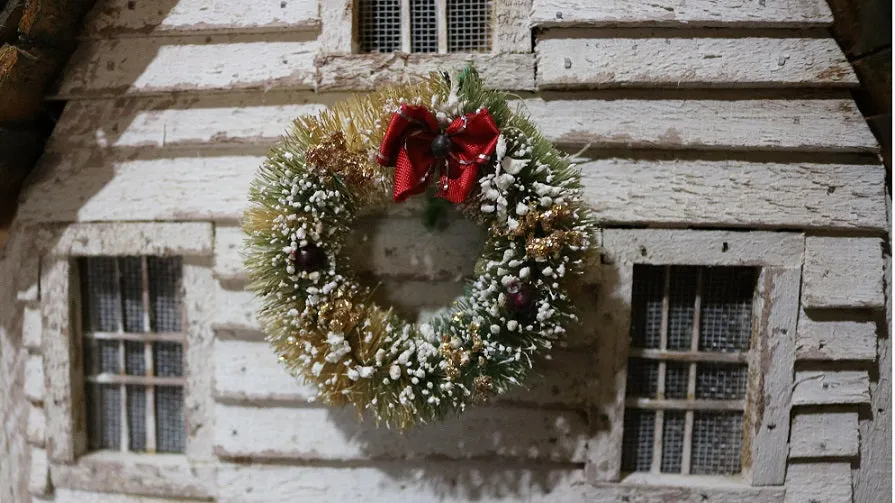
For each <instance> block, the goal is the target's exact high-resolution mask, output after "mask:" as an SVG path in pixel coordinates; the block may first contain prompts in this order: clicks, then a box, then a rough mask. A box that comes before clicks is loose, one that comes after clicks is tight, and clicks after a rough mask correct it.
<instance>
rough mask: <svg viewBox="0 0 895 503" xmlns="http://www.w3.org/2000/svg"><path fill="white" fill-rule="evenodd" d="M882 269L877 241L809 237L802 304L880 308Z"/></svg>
mask: <svg viewBox="0 0 895 503" xmlns="http://www.w3.org/2000/svg"><path fill="white" fill-rule="evenodd" d="M883 266H884V262H883V241H882V240H880V239H873V238H835V237H808V238H807V239H806V240H805V270H804V277H803V282H802V305H803V306H805V307H806V308H828V309H829V308H873V309H882V308H883V307H884V306H885V297H884V295H883Z"/></svg>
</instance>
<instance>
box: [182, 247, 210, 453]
mask: <svg viewBox="0 0 895 503" xmlns="http://www.w3.org/2000/svg"><path fill="white" fill-rule="evenodd" d="M182 282H183V292H184V293H183V312H184V318H185V320H186V330H187V344H186V350H185V354H184V362H185V375H186V389H185V392H184V419H185V421H186V424H187V425H188V427H189V429H188V431H187V443H186V456H187V458H188V459H190V460H191V461H200V462H207V461H210V460H212V459H213V455H212V435H213V427H212V423H213V422H214V415H213V412H212V403H213V399H212V386H213V383H212V380H213V372H214V369H213V365H214V364H213V359H212V355H211V351H212V346H213V344H214V332H213V331H212V322H213V320H214V314H215V312H216V311H215V310H216V309H217V307H218V306H217V302H218V298H217V282H216V281H215V280H214V277H213V271H212V261H211V257H187V258H185V259H184V262H183V280H182Z"/></svg>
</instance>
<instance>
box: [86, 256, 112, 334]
mask: <svg viewBox="0 0 895 503" xmlns="http://www.w3.org/2000/svg"><path fill="white" fill-rule="evenodd" d="M80 269H81V295H82V304H83V312H84V321H83V323H84V330H85V331H88V332H117V331H118V328H119V327H118V324H119V321H120V320H121V297H120V295H119V292H118V270H117V266H116V263H115V258H114V257H94V258H89V259H81V262H80Z"/></svg>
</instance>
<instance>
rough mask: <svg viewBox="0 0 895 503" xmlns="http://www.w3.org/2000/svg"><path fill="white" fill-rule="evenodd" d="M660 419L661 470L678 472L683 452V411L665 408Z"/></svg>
mask: <svg viewBox="0 0 895 503" xmlns="http://www.w3.org/2000/svg"><path fill="white" fill-rule="evenodd" d="M663 414H664V418H663V420H662V472H663V473H680V472H681V459H682V457H683V453H684V415H685V413H684V412H679V411H670V410H666V411H665V412H663Z"/></svg>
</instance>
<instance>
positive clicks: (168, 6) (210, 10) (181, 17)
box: [81, 0, 320, 38]
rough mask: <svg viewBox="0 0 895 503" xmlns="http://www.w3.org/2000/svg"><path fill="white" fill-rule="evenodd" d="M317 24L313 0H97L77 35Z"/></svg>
mask: <svg viewBox="0 0 895 503" xmlns="http://www.w3.org/2000/svg"><path fill="white" fill-rule="evenodd" d="M319 28H320V18H319V16H318V14H317V0H288V1H285V2H284V1H281V0H256V1H253V2H231V1H227V0H211V1H209V0H171V1H168V2H159V1H139V2H138V1H131V0H100V1H99V2H97V3H96V4H95V5H94V7H93V10H91V11H90V13H89V14H88V15H87V19H86V20H85V22H84V28H83V29H82V31H81V38H120V37H128V36H135V37H146V36H154V35H177V34H181V33H195V32H200V33H202V34H212V33H245V32H264V31H284V30H315V29H319Z"/></svg>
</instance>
